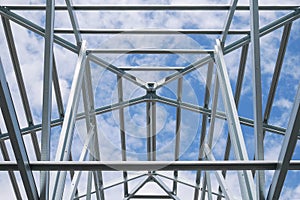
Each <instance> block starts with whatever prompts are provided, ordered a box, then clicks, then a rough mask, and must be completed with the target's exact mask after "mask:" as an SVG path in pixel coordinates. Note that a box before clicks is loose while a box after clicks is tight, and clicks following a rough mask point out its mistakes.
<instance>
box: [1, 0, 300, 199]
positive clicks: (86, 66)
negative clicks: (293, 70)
mask: <svg viewBox="0 0 300 200" xmlns="http://www.w3.org/2000/svg"><path fill="white" fill-rule="evenodd" d="M65 2H66V5H59V6H57V5H55V0H47V4H46V5H0V15H1V19H2V28H3V30H4V34H5V37H6V41H7V46H8V52H9V54H10V57H11V60H12V65H13V71H14V73H15V76H16V81H17V84H18V89H19V93H20V98H21V102H22V104H23V107H24V113H25V116H26V121H27V127H21V128H20V125H19V123H18V118H19V116H17V114H16V113H17V112H16V110H15V107H16V105H15V104H14V101H13V99H12V96H11V91H10V88H9V85H10V84H12V83H10V82H8V78H7V75H6V73H5V69H6V67H7V66H5V65H3V64H2V62H1V60H0V106H1V111H2V116H3V119H4V123H3V124H4V126H5V127H1V129H5V130H7V131H6V132H3V131H2V132H0V133H1V134H0V147H1V152H2V156H3V160H4V161H0V171H6V172H8V174H9V178H10V181H11V184H12V189H13V191H14V194H15V197H16V198H17V199H25V198H27V199H45V200H47V199H81V198H86V199H91V198H95V199H101V200H104V199H110V196H109V195H108V194H106V193H105V192H106V191H108V190H109V189H111V188H115V187H117V186H119V185H122V186H123V187H122V190H123V195H120V199H121V198H123V199H180V197H179V195H178V194H179V193H180V191H179V190H180V187H179V186H180V185H185V186H188V187H189V188H191V189H192V190H193V191H194V195H193V196H194V200H198V199H199V198H200V199H204V198H206V195H207V198H208V199H214V198H216V199H222V198H225V199H234V198H235V196H236V194H234V192H235V191H234V190H233V188H230V186H229V185H230V184H229V183H228V179H227V178H226V173H227V172H228V171H236V172H237V177H238V181H239V186H240V188H239V190H240V191H241V197H242V199H270V200H271V199H279V198H280V194H281V192H282V189H283V185H284V181H285V178H286V176H287V173H288V171H289V170H300V161H299V160H292V156H293V153H294V150H295V147H296V144H297V140H298V139H299V137H300V135H299V130H300V85H299V86H298V91H297V93H296V96H295V98H294V99H295V100H294V104H293V107H292V111H291V114H290V119H289V123H288V125H287V127H279V126H276V125H272V124H270V123H269V118H270V115H271V108H272V105H273V101H274V98H275V93H276V88H277V85H278V81H279V76H280V72H281V68H282V65H283V59H284V57H285V52H286V48H287V44H288V40H289V37H290V32H291V28H292V23H293V22H294V21H297V20H298V19H299V17H300V5H288V6H284V5H282V6H275V5H274V6H262V5H258V1H257V0H253V1H252V0H250V4H249V6H248V5H247V6H241V5H237V3H238V1H237V0H232V1H231V3H230V4H229V5H218V4H216V5H209V6H205V5H193V6H190V5H131V6H129V5H106V6H104V5H101V6H100V5H99V6H96V5H94V6H93V5H73V3H72V2H71V0H66V1H65ZM18 11H23V12H33V11H45V22H46V25H45V28H43V27H41V26H39V25H37V24H35V23H33V22H32V21H30V20H29V19H26V18H24V17H22V16H21V15H20V14H18ZM82 11H88V12H90V11H99V12H102V11H115V12H116V11H122V12H123V11H126V12H131V11H137V12H156V11H174V12H181V11H193V12H200V11H211V12H227V17H226V18H225V20H224V28H223V29H92V28H90V29H87V28H80V23H79V21H78V19H77V14H78V13H80V12H82ZM239 11H250V12H249V13H250V17H249V18H250V21H251V24H250V27H249V29H248V30H242V29H231V28H230V26H231V24H232V21H233V18H234V15H235V13H236V12H239ZM260 11H274V12H275V11H276V12H283V11H284V12H285V13H286V14H285V15H283V16H282V17H279V18H277V19H275V20H274V21H272V22H271V23H269V24H267V25H264V26H259V20H258V19H259V14H260ZM55 12H67V13H68V16H69V18H70V22H71V24H70V26H71V27H72V28H71V29H66V28H64V27H58V28H57V27H54V22H55ZM11 23H14V24H17V25H20V26H22V27H24V28H26V29H27V30H28V31H31V32H34V33H35V34H37V35H40V36H42V37H44V39H45V48H44V70H43V103H42V110H41V116H42V119H41V123H35V122H34V119H33V116H32V108H31V105H30V103H29V100H28V93H27V92H28V91H27V90H26V88H25V84H26V83H25V81H24V79H23V74H22V70H21V69H22V66H21V64H20V61H19V58H18V57H19V56H22V55H18V54H17V48H16V45H15V41H14V35H13V31H12V28H11ZM278 29H283V32H282V39H281V42H280V47H279V53H278V56H277V59H276V64H275V69H274V73H273V77H272V81H271V85H270V90H269V92H268V93H266V94H264V95H266V96H268V99H267V103H266V106H265V111H264V112H263V111H262V109H263V108H262V96H263V93H264V91H262V78H261V76H262V75H261V73H262V70H261V61H260V59H261V58H260V55H261V53H260V50H261V45H260V38H261V37H262V36H264V35H267V34H269V33H273V32H274V31H276V30H278ZM120 33H122V34H125V35H130V36H132V37H135V36H137V35H154V36H157V35H178V34H187V35H197V36H207V35H216V36H217V37H218V38H219V39H217V40H216V41H214V45H213V46H211V48H209V49H172V48H171V49H134V48H132V49H105V48H103V49H92V48H90V49H89V45H88V44H87V42H86V41H85V40H84V38H85V36H86V35H87V34H99V35H101V34H111V35H113V34H120ZM60 34H71V35H74V36H75V41H76V43H75V44H74V43H73V42H71V41H68V40H67V39H64V38H63V37H62V36H60ZM232 35H234V36H240V39H238V40H236V41H234V42H231V43H230V44H228V41H227V40H226V39H227V38H228V37H230V36H232ZM54 44H57V45H59V46H60V47H61V48H63V49H64V50H67V51H71V52H72V53H75V54H76V55H77V63H76V67H75V71H74V76H73V77H72V84H71V89H70V94H69V97H68V99H69V100H68V102H67V106H66V108H64V104H63V100H62V91H61V85H60V83H59V76H58V69H59V68H60V67H63V66H56V61H55V54H54V50H53V49H54ZM249 47H250V48H251V53H252V56H251V57H252V71H253V72H252V88H253V94H254V95H253V113H254V114H253V119H250V118H246V117H243V116H240V115H239V113H238V108H239V102H240V98H241V95H242V83H243V80H244V74H245V68H246V60H247V54H248V48H249ZM239 49H241V57H240V60H239V66H238V67H239V68H238V76H237V79H236V80H235V90H233V89H232V86H231V83H230V81H232V80H230V78H229V74H228V66H227V65H226V61H225V56H226V55H230V54H231V53H233V52H236V51H237V50H239ZM105 54H127V55H128V54H146V55H149V54H164V55H165V54H166V55H168V54H193V55H194V54H197V55H200V57H201V56H202V57H201V59H199V60H197V61H195V62H194V63H191V64H190V65H188V66H175V67H174V66H167V67H156V66H148V67H145V66H138V67H136V66H116V65H113V64H112V63H110V62H108V61H106V60H105V59H104V58H103V55H105ZM2 59H3V58H2ZM95 65H96V66H97V67H99V68H101V69H105V70H107V71H109V72H111V73H112V74H113V75H114V76H115V77H116V80H117V102H115V103H112V104H110V105H105V106H100V107H96V106H95V102H94V101H95V94H94V90H93V85H92V76H93V74H92V72H91V68H92V67H93V66H95ZM65 67H66V66H65ZM204 67H206V68H207V72H206V73H207V77H206V91H205V95H204V104H203V105H200V104H192V103H187V102H184V101H183V94H184V93H185V92H186V91H185V90H184V86H183V78H184V77H186V76H187V75H189V74H191V73H192V72H194V71H197V70H199V69H200V68H204ZM153 71H155V72H160V71H161V72H166V71H167V72H172V73H171V74H169V75H167V76H166V77H164V78H162V79H161V80H158V81H153V82H147V81H144V80H143V79H142V78H139V77H137V76H136V75H134V73H131V72H146V73H148V72H153ZM125 81H126V82H130V83H131V84H133V85H135V86H136V87H137V88H139V89H141V90H143V91H144V92H145V95H142V96H140V97H135V98H130V99H128V100H127V99H126V100H125V98H124V90H125V89H124V84H123V83H124V82H125ZM298 81H299V80H298ZM171 82H177V90H176V99H172V98H167V97H164V96H162V95H160V94H159V93H158V92H157V91H158V90H159V89H161V88H163V87H165V86H167V85H168V84H169V83H171ZM299 83H300V82H299ZM52 85H53V89H54V94H55V98H56V104H57V109H58V113H59V118H57V119H53V118H52V117H51V113H52V112H53V109H54V108H53V107H52V90H53V89H52ZM212 86H213V88H212ZM233 91H235V93H234V92H233ZM103 92H105V91H103ZM219 97H220V98H221V99H222V101H223V105H224V111H222V110H220V109H218V99H219ZM210 99H211V103H210ZM81 102H82V103H83V111H82V110H80V109H79V104H80V103H81ZM158 104H162V105H165V106H169V107H174V108H175V109H176V113H175V114H174V116H175V118H176V127H175V129H174V130H175V133H174V135H175V143H174V156H173V161H157V157H158V155H157V154H158V153H159V151H157V140H158V139H157V133H158V131H157V124H158V122H157V120H158V119H157V109H158V107H157V105H158ZM134 105H145V110H146V112H145V113H146V116H145V119H146V127H147V128H146V133H145V135H146V150H145V151H146V154H147V156H146V157H147V159H146V160H141V161H129V160H128V154H127V137H126V131H127V130H126V129H127V128H126V126H127V124H126V122H125V114H124V112H125V109H127V108H128V107H132V106H134ZM240 106H243V105H240ZM115 110H116V111H118V116H119V117H118V119H119V134H120V143H121V144H120V147H121V148H120V149H121V160H120V161H117V160H115V161H104V160H101V157H100V155H101V145H100V143H99V138H98V137H99V134H100V133H99V129H98V126H101V124H99V123H98V121H97V117H99V116H101V115H103V114H106V113H111V112H113V111H115ZM184 111H189V112H193V113H197V114H199V115H201V116H202V123H201V124H200V125H201V131H200V136H199V138H200V141H199V143H198V145H199V148H198V152H197V155H198V157H196V158H194V160H192V161H183V160H181V158H180V152H181V148H182V146H181V140H182V137H183V136H184V135H183V134H185V132H184V131H182V128H181V127H182V126H183V125H182V121H183V120H182V112H184ZM80 120H84V121H85V125H86V133H87V137H86V138H85V141H84V144H83V147H82V150H81V153H80V154H79V155H76V152H73V151H72V147H73V145H74V137H75V136H74V135H75V131H74V129H75V124H76V123H77V122H78V121H80ZM217 120H223V121H226V123H227V126H228V129H227V131H228V135H227V143H226V148H225V149H224V160H216V158H215V155H214V154H213V151H212V148H213V144H212V143H213V140H214V138H215V137H216V136H215V135H214V134H215V126H216V121H217ZM242 125H243V126H247V127H249V128H251V130H253V135H254V138H255V142H254V145H255V147H253V148H254V155H251V156H252V157H250V158H249V157H248V155H249V152H248V147H247V145H246V142H245V139H244V138H245V133H244V132H243V130H242ZM56 127H61V131H60V136H59V140H58V141H59V142H58V146H57V149H52V148H53V147H51V137H50V135H51V133H52V132H53V129H54V128H56ZM40 133H41V134H40ZM27 134H30V136H31V142H32V144H33V149H34V153H35V156H36V160H30V159H29V156H28V151H29V149H28V147H27V148H26V145H25V143H24V141H23V137H25V135H27ZM265 134H278V135H280V136H281V137H282V138H283V144H282V147H281V150H280V155H279V158H278V160H275V161H268V160H265V159H264V155H265V153H264V140H265V139H264V138H265ZM39 137H40V140H39V139H38V138H39ZM7 141H9V142H10V143H11V146H12V150H13V155H14V156H15V159H13V158H10V157H9V153H8V149H7ZM231 147H232V148H231ZM91 149H92V150H91ZM231 149H232V151H233V155H234V158H231V157H230V151H231ZM52 151H55V152H56V156H55V159H54V160H51V159H50V153H51V152H52ZM92 151H93V153H92ZM74 154H75V155H74ZM74 156H75V157H76V158H77V159H74ZM252 158H254V159H253V160H252ZM11 160H15V161H11ZM266 170H274V171H275V173H274V175H273V178H272V181H271V183H270V184H269V185H268V184H267V183H266V180H265V179H266V175H265V171H266ZM15 171H17V172H19V173H20V177H21V179H22V182H18V181H17V178H16V175H15V173H14V172H15ZM36 171H40V177H39V181H38V182H39V185H38V184H37V180H36V179H37V178H38V177H34V172H36ZM107 171H112V172H116V171H117V172H122V177H121V178H122V179H123V180H122V181H118V182H115V183H113V184H110V185H107V184H106V182H105V179H104V177H103V173H105V172H107ZM132 171H141V172H143V174H140V175H135V176H133V177H131V176H129V175H130V173H131V172H132ZM164 171H171V172H172V176H166V175H165V174H164V173H163V172H164ZM181 171H191V172H192V173H194V175H195V179H194V180H193V183H189V182H187V181H184V180H181V177H180V175H179V172H181ZM210 171H213V172H214V176H213V174H211V173H210ZM84 172H87V173H88V175H87V180H84V181H86V182H85V184H87V186H86V191H85V193H84V194H79V187H80V185H82V182H83V181H82V180H83V178H82V174H83V173H84ZM50 173H51V174H52V175H53V177H54V178H53V179H51V177H50ZM68 173H70V175H71V179H70V181H68V178H67V174H68ZM137 180H139V181H140V182H137ZM167 180H169V181H171V183H172V184H169V185H168V184H167V183H170V182H167ZM213 180H216V183H217V184H218V188H219V190H218V191H214V190H213V187H212V181H213ZM149 182H153V183H155V184H157V186H158V187H159V188H161V189H162V191H163V192H164V194H163V195H157V194H151V195H146V194H139V191H140V190H141V189H142V188H143V187H146V186H145V185H147V183H149ZM20 183H22V184H23V186H24V188H25V192H26V194H22V193H21V192H20V189H19V188H20V185H18V184H20ZM51 184H52V185H53V186H52V187H51ZM130 184H131V185H133V184H134V185H135V187H134V188H132V187H130ZM66 188H68V189H69V190H70V191H71V192H70V193H68V194H66V193H65V191H66V190H67V189H66ZM265 188H269V189H267V190H266V189H265ZM68 195H69V196H68Z"/></svg>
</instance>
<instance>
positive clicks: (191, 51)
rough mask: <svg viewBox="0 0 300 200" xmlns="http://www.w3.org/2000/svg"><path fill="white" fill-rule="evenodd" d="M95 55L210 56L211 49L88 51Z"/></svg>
mask: <svg viewBox="0 0 300 200" xmlns="http://www.w3.org/2000/svg"><path fill="white" fill-rule="evenodd" d="M87 52H88V53H93V54H210V53H213V50H211V49H203V50H201V49H88V50H87Z"/></svg>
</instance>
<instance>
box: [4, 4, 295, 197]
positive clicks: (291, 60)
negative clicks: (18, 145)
mask: <svg viewBox="0 0 300 200" xmlns="http://www.w3.org/2000/svg"><path fill="white" fill-rule="evenodd" d="M213 2H214V3H224V4H228V3H230V2H229V1H226V0H224V1H213ZM43 3H44V1H40V0H35V1H21V0H12V1H10V2H9V4H25V5H27V4H43ZM73 3H74V4H100V3H104V4H107V1H103V2H102V1H101V2H99V1H97V0H88V1H79V0H77V1H75V0H74V1H73ZM128 3H130V4H150V3H151V4H183V3H187V4H211V3H212V1H206V0H202V1H192V0H190V1H179V0H178V1H177V0H174V1H171V0H170V1H160V0H157V1H155V0H153V1H151V2H150V1H149V2H147V3H146V2H145V1H142V0H135V1H126V0H122V1H116V0H114V1H109V4H128ZM284 3H285V4H291V5H295V4H299V2H297V1H296V0H291V1H285V2H284ZM2 4H8V2H7V1H6V0H0V5H2ZM56 4H58V5H64V1H63V0H59V1H56ZM260 4H261V5H270V4H280V5H281V4H282V2H280V1H272V0H262V1H260ZM239 5H248V1H239ZM16 13H18V14H19V15H21V16H23V17H25V18H28V19H30V20H32V21H33V22H34V23H36V24H38V25H40V26H42V27H44V23H45V18H44V12H40V11H34V12H22V11H16ZM287 13H288V12H286V11H285V12H276V13H275V12H273V11H265V12H261V13H260V27H262V26H264V25H265V24H268V23H270V22H271V21H274V20H275V19H276V18H278V17H280V16H283V15H285V14H287ZM77 17H78V21H79V26H80V27H81V28H99V29H105V28H107V29H113V28H120V29H122V28H124V29H130V28H133V29H142V28H168V29H172V28H174V29H176V28H177V29H181V28H188V29H201V28H203V29H214V28H216V29H221V28H223V25H224V18H225V17H226V12H221V13H220V14H215V13H214V12H199V13H197V12H180V11H179V12H175V11H174V12H162V11H155V12H152V11H148V12H117V11H114V12H102V13H100V12H91V13H88V12H82V13H78V14H77ZM11 26H12V29H13V33H14V39H15V42H16V46H17V51H18V56H19V60H20V64H21V69H22V73H23V78H24V81H25V87H26V91H27V94H28V98H29V102H30V105H31V110H32V114H33V117H34V123H35V124H39V123H41V108H42V87H41V86H42V80H43V52H44V40H43V39H42V38H41V37H40V36H38V35H36V34H35V33H32V32H30V31H28V30H26V29H25V28H22V27H20V26H18V25H16V24H14V23H11ZM55 26H56V27H57V28H71V25H70V20H69V18H68V15H67V12H57V13H56V21H55ZM0 27H1V28H0V55H1V59H2V62H3V65H4V68H5V71H6V75H7V79H8V82H9V86H10V90H11V93H12V98H13V101H14V104H15V107H16V112H17V114H18V120H19V123H20V126H21V127H26V126H27V122H26V118H25V114H24V109H23V107H22V103H21V98H20V94H19V91H18V88H17V84H16V80H15V77H14V72H13V67H12V64H11V61H10V57H9V52H8V50H7V45H6V40H5V35H4V32H3V28H2V25H0ZM231 27H232V28H233V29H243V30H248V29H249V12H246V11H240V12H236V14H235V17H234V19H233V23H232V26H231ZM282 30H283V28H280V29H278V30H276V31H274V32H272V33H270V34H268V35H266V36H264V37H262V38H261V40H260V44H261V68H262V90H263V102H262V103H263V110H264V108H265V104H266V101H267V98H268V91H269V87H270V83H271V80H272V74H273V71H274V66H275V62H276V58H277V53H278V48H279V44H280V40H281V34H282ZM290 35H291V36H290V39H289V43H288V46H287V51H286V59H284V61H283V66H282V70H281V75H280V79H279V83H278V88H277V90H276V94H275V99H274V103H273V106H272V112H271V115H270V119H269V122H270V124H272V125H276V126H280V127H286V126H287V124H288V119H289V115H290V112H291V109H292V105H293V101H294V97H295V94H296V91H297V87H298V85H299V81H300V70H299V67H300V64H299V63H300V57H299V51H300V47H299V44H300V21H299V20H296V21H295V22H294V23H293V26H292V30H291V34H290ZM61 37H63V38H65V39H67V40H70V41H72V42H73V43H74V42H75V38H74V37H73V36H70V35H61ZM218 37H219V36H216V35H208V36H195V35H183V34H178V35H174V36H172V35H159V36H157V35H156V36H155V35H154V36H141V35H137V36H136V37H132V36H130V35H127V34H118V35H116V36H110V35H104V36H97V35H83V39H85V40H87V43H88V48H111V49H116V48H121V49H122V48H124V49H128V48H137V49H141V48H158V49H160V48H161V49H163V48H178V49H184V48H191V49H213V47H214V44H215V39H217V38H218ZM241 37H242V36H230V37H228V38H227V41H226V44H227V45H228V44H230V43H231V42H233V41H236V40H237V39H239V38H241ZM54 54H55V59H56V65H57V66H58V75H59V82H60V87H61V91H62V97H63V103H64V107H65V108H66V104H67V101H68V96H69V93H70V88H71V84H72V78H73V73H74V69H75V65H76V60H77V56H76V55H75V54H74V53H72V52H70V51H68V50H65V49H63V48H62V47H60V46H58V45H56V44H55V45H54ZM240 54H241V51H240V50H236V51H234V52H232V53H229V54H227V55H225V61H226V65H227V70H228V73H229V76H230V80H231V86H232V88H233V90H234V88H235V84H236V77H237V73H238V64H239V59H240ZM99 56H100V57H101V58H103V59H104V60H106V61H107V62H111V63H113V64H114V65H115V66H129V65H134V66H187V65H189V64H191V63H193V62H194V61H196V60H199V59H200V58H202V57H203V55H196V54H195V55H178V54H175V55H165V54H163V55H121V56H120V55H117V54H112V55H99ZM207 67H208V66H207V65H205V66H203V67H201V68H199V69H198V70H196V71H193V72H191V73H189V74H187V75H185V76H184V77H183V97H182V100H183V102H186V103H191V104H195V105H198V104H199V105H201V106H202V105H203V99H204V89H205V82H206V73H207ZM91 69H92V83H93V85H92V86H93V90H94V93H95V99H94V101H95V107H101V106H105V105H109V104H111V103H116V102H117V92H118V91H117V77H116V75H114V74H113V73H111V72H109V71H107V70H105V69H104V68H102V67H100V66H98V65H96V64H94V63H91ZM214 71H215V69H214ZM128 73H130V74H133V75H134V76H136V77H139V78H140V79H142V80H144V81H151V82H153V81H159V80H161V79H162V78H164V77H166V76H167V75H169V74H171V73H172V72H159V73H157V72H156V73H154V72H153V73H152V72H146V73H145V72H136V71H128ZM214 77H215V72H214V75H213V78H212V87H211V89H210V91H211V92H213V88H214V84H215V78H214ZM123 88H124V89H123V90H124V91H123V92H124V100H129V99H131V98H135V97H139V96H143V95H145V90H143V89H140V88H138V87H137V86H135V85H134V84H132V83H131V82H129V81H127V80H124V81H123ZM157 94H159V95H160V96H163V97H168V98H171V99H176V98H177V97H176V96H177V81H173V82H170V83H169V84H167V85H166V86H165V87H163V88H161V89H159V90H158V91H157ZM211 102H212V99H210V106H211ZM82 107H83V106H82V102H81V103H80V105H79V110H82ZM145 107H146V104H145V103H141V104H137V105H135V106H132V107H130V108H126V109H125V126H126V140H127V150H128V152H127V156H128V157H127V158H128V160H145V159H147V155H146V137H145V136H146V118H145V112H146V110H145ZM218 110H219V111H224V108H223V103H222V98H221V93H219V100H218ZM238 112H239V114H240V115H241V116H243V117H246V118H253V108H252V63H251V49H249V52H248V59H247V62H246V70H245V78H244V81H243V85H242V96H241V99H240V103H239V109H238ZM175 114H176V108H175V107H172V106H168V105H165V104H162V103H157V131H158V132H157V150H158V154H159V155H158V156H157V159H159V160H173V159H174V143H175V134H174V132H175V124H176V116H175ZM56 118H58V112H57V106H56V102H55V98H54V97H53V114H52V119H56ZM201 121H202V115H200V114H198V113H194V112H191V111H186V110H183V111H182V127H181V137H182V138H181V151H180V153H181V160H195V159H197V156H198V148H199V138H200V131H201ZM97 122H98V131H99V142H100V151H101V159H102V160H121V154H120V152H121V151H120V133H119V114H118V111H113V112H109V113H106V114H102V115H99V116H97ZM191 122H192V123H191ZM0 128H1V131H2V132H7V131H6V128H5V125H4V120H3V118H2V115H1V114H0ZM208 130H209V126H208V128H207V131H208ZM242 130H243V134H244V137H245V143H246V146H247V151H248V155H249V158H250V159H252V158H253V154H254V133H253V132H254V131H253V128H249V127H246V126H242ZM60 131H61V128H60V127H56V128H53V129H52V140H51V145H52V146H51V159H54V157H55V153H56V147H57V144H58V139H59V137H58V135H59V133H60ZM37 134H38V135H40V132H38V133H37ZM85 136H86V131H85V124H84V123H83V122H77V124H76V131H75V135H74V144H73V148H72V151H73V153H74V157H75V158H77V159H78V158H79V155H80V152H81V148H82V144H83V141H84V138H85ZM226 137H227V122H226V121H224V120H221V119H218V120H217V121H216V128H215V138H214V142H213V149H212V151H213V153H214V155H215V157H216V159H222V158H223V154H224V148H225V145H226ZM24 140H25V143H26V147H27V151H28V154H29V157H30V159H31V160H35V156H34V152H33V148H32V144H31V142H30V138H29V136H25V137H24ZM282 140H283V137H282V136H279V135H275V134H272V133H268V132H267V133H266V139H265V159H268V160H276V159H277V156H278V153H279V151H280V147H281V142H282ZM166 141H167V142H166ZM7 145H8V148H9V153H10V157H11V159H14V155H13V153H12V151H11V147H10V144H9V143H8V142H7ZM299 148H300V147H299V143H298V145H297V147H296V150H295V153H294V157H293V159H300V153H299V152H300V149H299ZM2 159H3V158H2V157H1V156H0V160H2ZM231 159H234V156H233V153H232V154H231ZM272 173H273V172H272V171H268V172H266V180H267V181H266V182H267V188H268V187H269V183H270V180H271V178H272ZM16 174H17V178H18V180H19V181H21V179H20V177H19V175H18V173H16ZM163 174H168V172H166V173H163ZM133 175H135V173H130V176H133ZM299 176H300V172H297V171H290V172H289V173H288V176H287V178H286V182H285V185H284V189H283V192H282V196H281V199H293V198H294V197H296V196H297V195H300V183H299V180H297V177H299ZM0 177H1V178H0V185H1V186H2V185H3V187H1V188H0V193H1V194H3V195H4V198H6V199H11V198H13V196H12V187H11V185H10V184H4V183H5V182H7V181H8V175H7V173H5V172H0ZM211 177H212V182H213V185H214V186H213V190H214V191H217V188H216V180H215V176H214V174H213V173H211ZM35 178H36V181H37V185H38V182H39V173H36V172H35ZM86 178H87V176H86V174H85V175H83V176H82V180H85V179H86ZM180 178H182V179H183V180H185V181H186V182H189V183H192V184H193V183H194V182H195V173H194V172H181V173H180ZM116 180H121V173H108V172H104V181H105V182H104V183H105V184H108V183H110V182H112V181H116ZM163 180H165V179H163ZM227 180H228V181H227V183H228V185H229V187H230V188H231V189H232V190H233V191H235V190H234V189H235V188H238V187H237V185H236V184H237V182H238V181H237V174H236V173H232V172H230V173H229V175H228V179H227ZM68 181H70V180H69V179H68ZM136 182H138V181H133V182H132V183H131V185H134V184H136ZM85 187H86V184H83V185H80V192H81V193H84V192H85V191H84V189H85ZM68 189H69V188H68V187H66V190H67V192H68ZM121 190H122V187H116V188H114V189H109V190H107V192H106V195H107V196H108V197H109V199H118V197H115V196H114V195H116V194H118V193H119V192H120V191H121ZM144 190H145V191H144V192H149V191H151V192H152V191H153V192H155V191H157V190H158V189H157V188H154V187H151V186H148V187H145V189H144ZM8 191H9V192H8ZM190 191H193V190H191V189H190V188H187V187H185V186H182V185H180V184H179V197H181V198H182V199H191V196H192V194H191V196H188V195H187V194H189V193H190ZM22 194H23V195H25V193H24V190H23V189H22ZM239 195H240V194H239V192H236V197H237V198H238V197H239Z"/></svg>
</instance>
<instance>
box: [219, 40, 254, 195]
mask: <svg viewBox="0 0 300 200" xmlns="http://www.w3.org/2000/svg"><path fill="white" fill-rule="evenodd" d="M248 48H249V45H248V44H246V45H245V46H243V48H242V52H241V59H240V65H239V72H238V77H237V81H236V85H235V93H234V102H235V105H236V108H237V109H238V107H239V101H240V96H241V92H242V84H243V80H244V74H245V66H246V60H247V55H248ZM230 149H231V141H230V134H229V133H228V136H227V141H226V147H225V153H224V160H228V159H229V155H230ZM222 175H223V177H224V178H225V177H226V170H223V171H222ZM219 192H221V188H220V187H219ZM218 200H221V197H220V196H219V197H218Z"/></svg>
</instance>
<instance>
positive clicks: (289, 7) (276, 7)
mask: <svg viewBox="0 0 300 200" xmlns="http://www.w3.org/2000/svg"><path fill="white" fill-rule="evenodd" d="M3 6H4V7H7V8H8V9H10V10H24V11H25V10H45V9H46V7H45V5H3ZM72 7H73V10H75V11H88V10H94V11H100V10H101V11H103V10H115V11H126V10H127V11H132V10H138V11H140V10H151V11H152V10H184V11H198V10H207V11H210V10H212V11H215V10H224V11H227V10H230V8H231V6H230V5H220V4H216V5H73V6H72ZM298 7H299V5H268V6H259V10H265V11H272V10H279V11H282V10H295V9H297V8H298ZM55 10H62V11H66V10H67V6H59V5H58V6H55ZM236 10H241V11H245V10H250V7H249V6H237V7H236Z"/></svg>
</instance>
